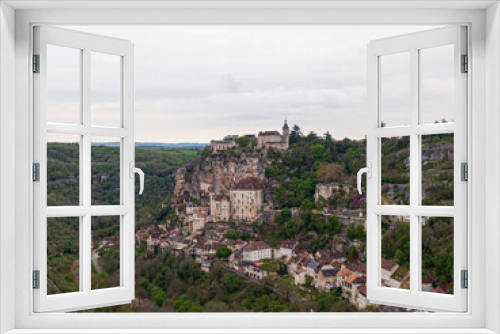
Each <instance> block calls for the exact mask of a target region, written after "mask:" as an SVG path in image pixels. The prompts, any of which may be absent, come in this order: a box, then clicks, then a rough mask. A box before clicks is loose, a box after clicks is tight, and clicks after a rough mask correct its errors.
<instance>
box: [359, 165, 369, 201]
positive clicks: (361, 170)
mask: <svg viewBox="0 0 500 334" xmlns="http://www.w3.org/2000/svg"><path fill="white" fill-rule="evenodd" d="M371 167H372V163H371V162H368V167H365V168H361V169H360V170H359V171H358V192H359V194H360V195H361V194H362V193H363V192H362V191H361V177H362V176H363V174H364V173H366V176H367V177H368V178H369V179H370V178H371V177H372V169H371Z"/></svg>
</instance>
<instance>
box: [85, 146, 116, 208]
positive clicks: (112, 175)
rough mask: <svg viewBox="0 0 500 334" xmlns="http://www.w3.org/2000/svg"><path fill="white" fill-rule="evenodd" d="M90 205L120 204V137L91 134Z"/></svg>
mask: <svg viewBox="0 0 500 334" xmlns="http://www.w3.org/2000/svg"><path fill="white" fill-rule="evenodd" d="M91 169H92V205H119V204H120V138H111V137H97V136H92V167H91Z"/></svg>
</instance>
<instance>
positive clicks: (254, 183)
mask: <svg viewBox="0 0 500 334" xmlns="http://www.w3.org/2000/svg"><path fill="white" fill-rule="evenodd" d="M261 189H262V182H261V181H260V180H259V179H258V178H256V177H247V178H246V179H242V180H240V182H238V183H236V184H235V185H234V186H233V187H232V188H231V190H261Z"/></svg>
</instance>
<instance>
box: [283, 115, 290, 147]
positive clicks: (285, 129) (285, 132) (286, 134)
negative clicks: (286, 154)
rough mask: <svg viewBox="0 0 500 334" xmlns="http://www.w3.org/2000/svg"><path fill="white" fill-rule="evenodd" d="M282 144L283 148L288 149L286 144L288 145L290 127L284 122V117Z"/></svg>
mask: <svg viewBox="0 0 500 334" xmlns="http://www.w3.org/2000/svg"><path fill="white" fill-rule="evenodd" d="M283 144H284V148H285V149H288V146H289V145H290V128H289V127H288V124H287V123H286V119H285V124H284V125H283Z"/></svg>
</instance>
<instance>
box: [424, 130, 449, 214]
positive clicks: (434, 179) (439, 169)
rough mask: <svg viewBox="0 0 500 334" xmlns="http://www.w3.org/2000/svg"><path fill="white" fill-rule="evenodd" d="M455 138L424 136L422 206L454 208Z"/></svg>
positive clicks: (444, 135)
mask: <svg viewBox="0 0 500 334" xmlns="http://www.w3.org/2000/svg"><path fill="white" fill-rule="evenodd" d="M453 138H454V137H453V134H452V133H451V134H441V135H426V136H422V205H448V206H453V196H454V192H453V178H454V177H453V175H454V159H453Z"/></svg>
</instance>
